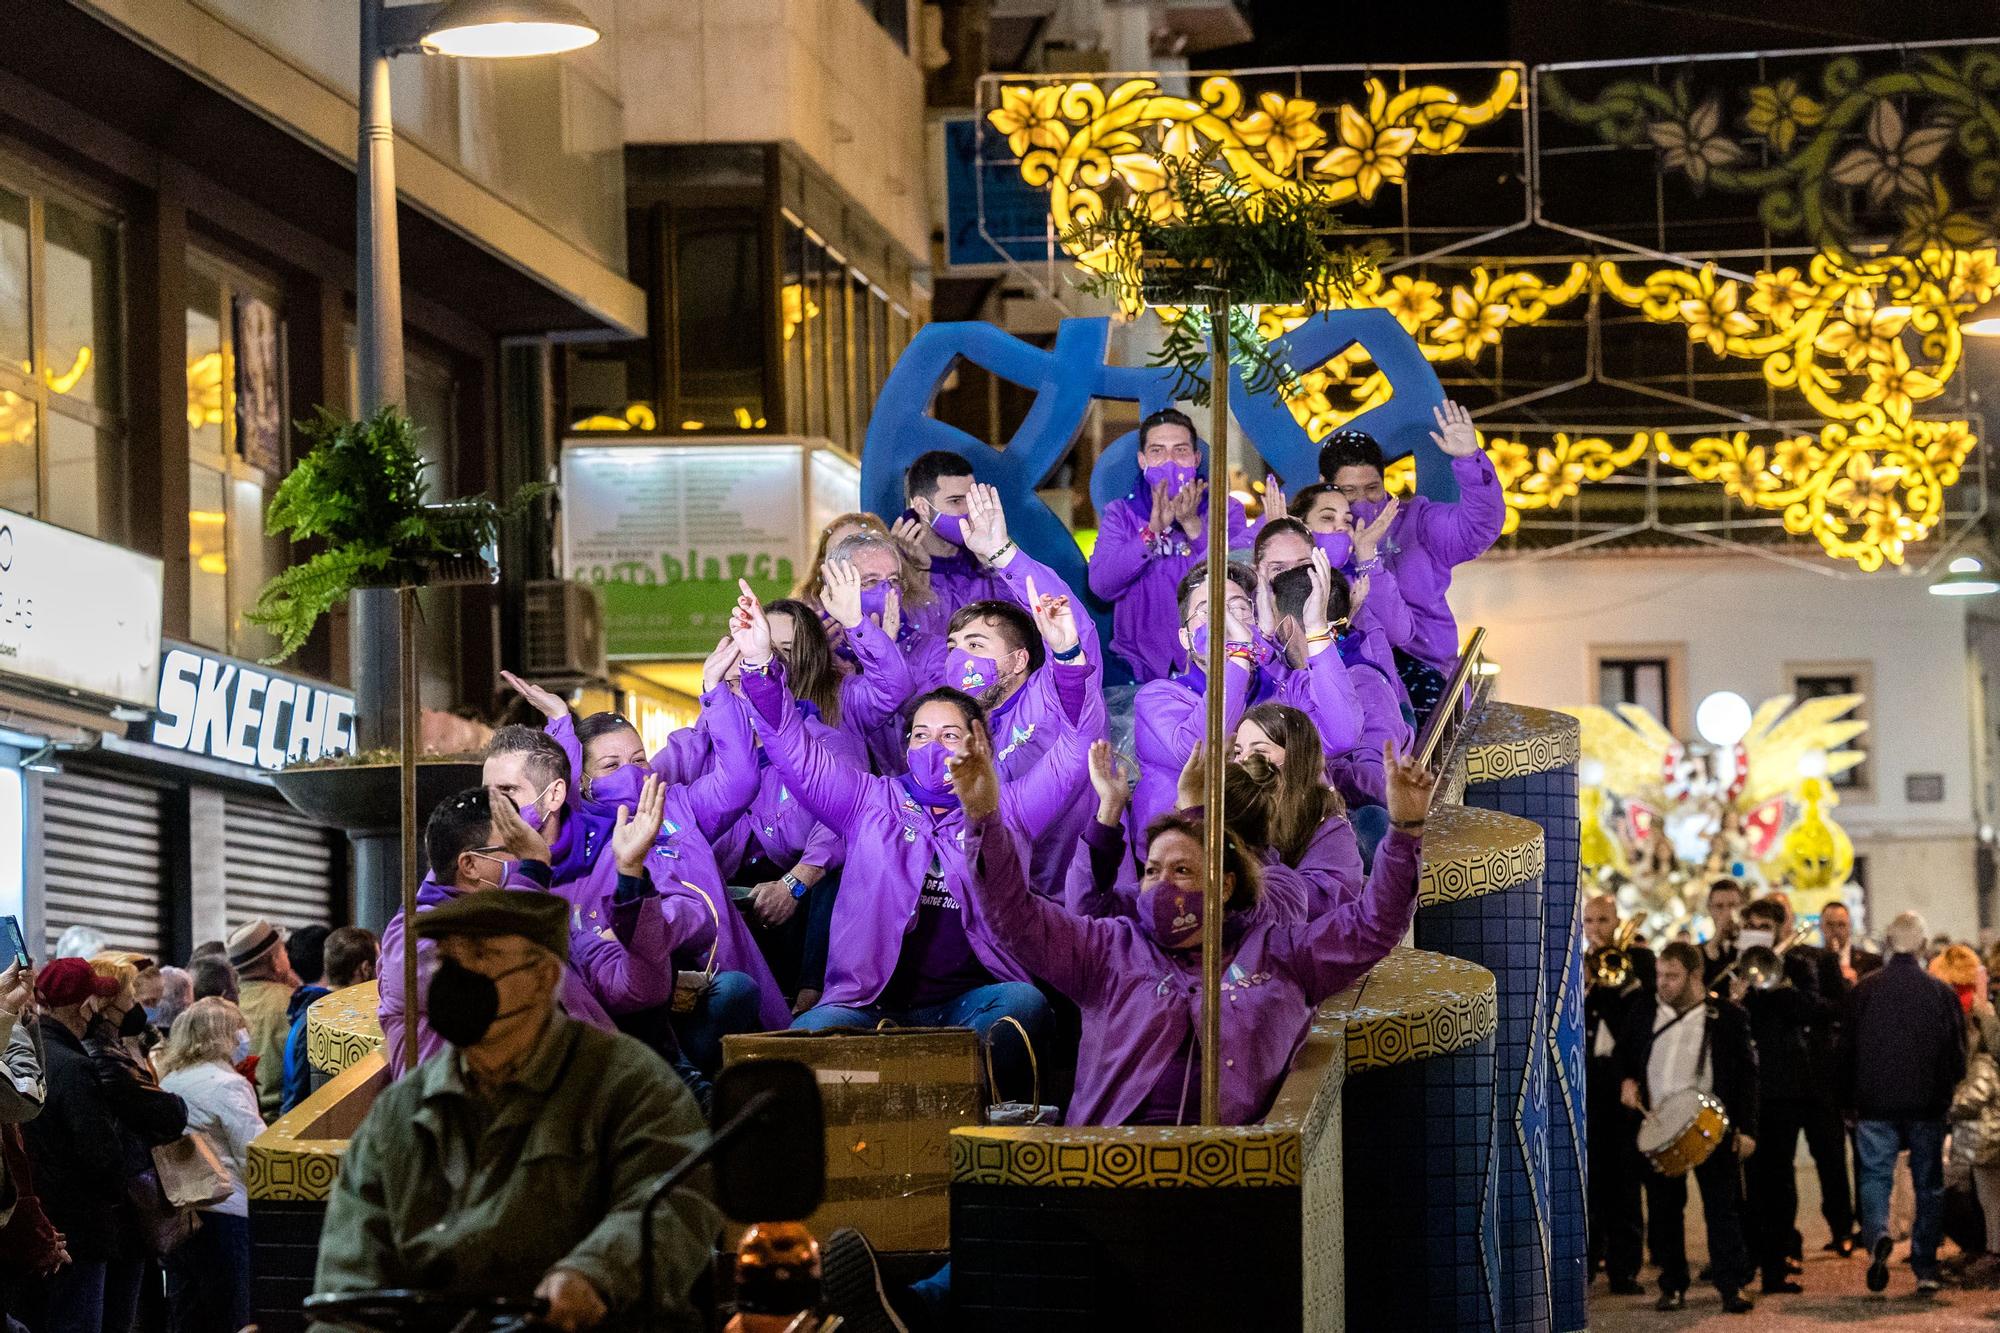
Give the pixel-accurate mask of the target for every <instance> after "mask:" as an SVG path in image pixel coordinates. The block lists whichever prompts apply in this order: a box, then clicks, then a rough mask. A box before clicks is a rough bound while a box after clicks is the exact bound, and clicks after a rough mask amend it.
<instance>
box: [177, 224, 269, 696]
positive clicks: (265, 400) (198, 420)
mask: <svg viewBox="0 0 2000 1333" xmlns="http://www.w3.org/2000/svg"><path fill="white" fill-rule="evenodd" d="M187 344H188V346H187V358H188V364H187V420H188V487H189V494H188V566H189V569H188V634H189V637H191V638H192V639H193V640H194V641H195V642H196V643H198V644H201V645H202V646H203V647H207V648H215V649H219V650H221V651H223V652H227V653H231V654H233V655H235V656H237V657H248V658H258V657H263V656H265V655H266V654H268V653H269V652H270V651H271V650H272V648H274V647H275V646H276V643H275V641H274V640H273V639H272V638H271V636H270V634H269V633H267V632H266V631H265V630H263V629H261V628H260V627H258V626H257V625H254V624H252V623H250V621H249V620H248V619H247V618H246V613H247V612H248V611H249V610H250V608H251V607H252V606H255V605H256V603H257V594H258V593H259V591H261V590H262V588H263V586H264V584H265V583H266V582H267V581H268V580H269V579H270V578H271V576H272V575H274V574H276V573H277V572H278V570H279V569H281V568H283V567H284V562H285V555H286V552H285V544H284V542H283V540H282V539H279V538H275V537H270V536H266V535H265V532H264V506H265V505H266V503H267V502H268V501H269V498H270V493H271V491H272V490H273V489H275V488H276V486H277V484H278V481H279V479H280V478H281V477H282V476H283V475H284V470H285V461H286V457H287V454H288V449H287V434H288V430H289V428H288V426H287V424H286V423H287V422H289V420H290V416H289V414H288V413H287V411H286V403H285V398H284V373H283V367H284V330H283V326H282V323H281V321H280V318H279V315H278V303H277V297H276V295H275V293H274V291H273V290H272V289H271V288H270V287H268V286H266V285H264V284H262V283H260V282H259V281H257V280H256V279H254V278H252V277H250V276H249V275H247V274H244V273H242V272H240V271H239V270H237V269H235V268H233V267H231V266H228V265H225V264H223V263H221V262H220V261H217V260H214V259H211V258H209V257H207V256H201V255H195V256H190V258H189V265H188V304H187Z"/></svg>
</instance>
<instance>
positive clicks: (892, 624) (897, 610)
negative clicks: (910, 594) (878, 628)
mask: <svg viewBox="0 0 2000 1333" xmlns="http://www.w3.org/2000/svg"><path fill="white" fill-rule="evenodd" d="M902 628H903V594H902V591H901V590H900V589H898V588H896V587H895V586H893V585H891V587H890V588H889V591H888V592H887V593H885V594H884V595H883V597H882V632H883V633H884V634H886V635H888V636H889V638H890V640H891V641H892V642H893V641H894V640H895V637H896V635H897V633H898V632H900V631H901V630H902Z"/></svg>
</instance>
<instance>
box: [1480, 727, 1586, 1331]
mask: <svg viewBox="0 0 2000 1333" xmlns="http://www.w3.org/2000/svg"><path fill="white" fill-rule="evenodd" d="M1465 803H1466V804H1467V805H1475V806H1481V807H1484V808H1486V809H1489V810H1499V811H1503V812H1505V813H1507V814H1511V815H1519V816H1521V817H1522V818H1524V819H1532V820H1534V821H1535V822H1536V823H1538V824H1540V825H1541V826H1542V833H1543V838H1544V841H1545V846H1546V847H1547V852H1548V855H1547V861H1546V869H1545V870H1544V872H1543V894H1542V905H1543V926H1544V929H1543V936H1542V958H1543V985H1544V1007H1543V1014H1544V1020H1545V1021H1544V1024H1543V1029H1542V1034H1541V1043H1540V1044H1541V1047H1542V1050H1541V1055H1542V1057H1543V1059H1544V1061H1545V1066H1546V1069H1547V1073H1548V1085H1547V1087H1548V1101H1547V1108H1548V1109H1547V1117H1546V1124H1547V1132H1548V1140H1547V1141H1548V1152H1547V1155H1548V1193H1547V1221H1548V1246H1549V1301H1550V1305H1551V1308H1552V1311H1553V1317H1554V1324H1553V1327H1554V1328H1556V1329H1557V1330H1562V1331H1563V1333H1567V1331H1568V1330H1573V1329H1582V1328H1585V1327H1587V1326H1588V1315H1587V1313H1586V1311H1585V1308H1584V1302H1585V1294H1586V1291H1587V1289H1588V1287H1589V1285H1590V1270H1589V1263H1588V1238H1587V1237H1586V1235H1585V1233H1584V1226H1585V1217H1586V1207H1585V1202H1584V1198H1585V1196H1584V1161H1583V1157H1584V1151H1585V1143H1586V1138H1585V1130H1584V1123H1583V1121H1584V1103H1583V1098H1584V1086H1583V943H1582V936H1581V921H1582V905H1581V903H1580V902H1579V901H1578V893H1577V824H1578V820H1577V798H1576V769H1575V767H1574V766H1573V765H1566V766H1564V767H1562V768H1558V769H1554V770H1552V771H1550V772H1546V773H1530V774H1525V775H1523V776H1519V777H1512V778H1506V779H1503V780H1501V781H1498V782H1488V783H1480V784H1476V785H1472V786H1468V787H1467V788H1466V792H1465ZM1502 997H1503V998H1502V1004H1503V1009H1502V1022H1503V1026H1504V1023H1505V1018H1506V1011H1505V1008H1504V1005H1505V990H1504V987H1503V990H1502Z"/></svg>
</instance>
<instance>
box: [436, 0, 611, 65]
mask: <svg viewBox="0 0 2000 1333" xmlns="http://www.w3.org/2000/svg"><path fill="white" fill-rule="evenodd" d="M603 35H604V34H603V33H602V32H600V31H598V28H597V25H596V24H595V23H592V22H591V21H590V19H589V17H588V16H586V15H585V14H584V12H583V11H582V10H580V9H578V8H577V7H576V6H575V5H571V4H565V3H563V0H456V2H455V3H453V4H450V5H447V6H446V7H445V11H444V12H443V13H442V14H440V15H439V16H438V19H437V22H435V23H434V24H432V25H431V28H430V31H428V32H426V33H425V34H424V36H423V42H422V45H423V48H424V50H426V51H429V52H433V53H435V54H437V55H446V56H462V57H467V58H470V59H476V60H513V59H519V58H520V57H523V56H552V55H561V54H562V53H563V52H565V51H576V50H581V49H582V48H583V47H586V46H589V45H591V44H592V43H594V42H596V41H597V40H598V39H599V38H600V37H602V36H603Z"/></svg>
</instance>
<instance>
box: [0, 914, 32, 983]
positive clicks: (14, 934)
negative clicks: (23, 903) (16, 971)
mask: <svg viewBox="0 0 2000 1333" xmlns="http://www.w3.org/2000/svg"><path fill="white" fill-rule="evenodd" d="M0 950H5V953H4V954H0V957H5V958H7V959H8V960H9V961H11V962H12V963H13V965H14V966H15V967H18V968H20V969H21V970H23V971H26V970H27V969H28V968H29V967H31V966H33V960H32V959H30V958H29V957H28V941H27V940H26V939H25V938H23V937H22V935H21V919H20V918H19V917H16V916H0Z"/></svg>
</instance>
